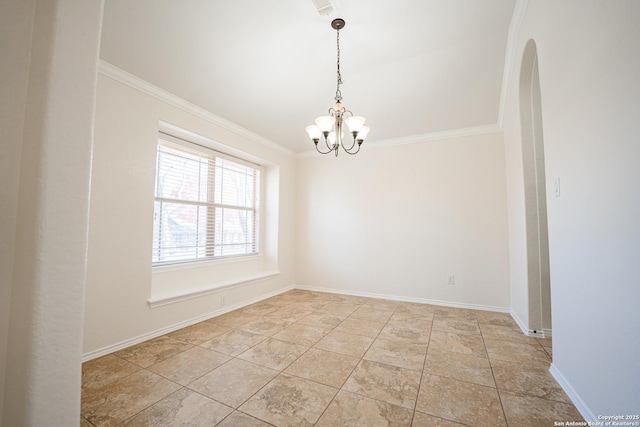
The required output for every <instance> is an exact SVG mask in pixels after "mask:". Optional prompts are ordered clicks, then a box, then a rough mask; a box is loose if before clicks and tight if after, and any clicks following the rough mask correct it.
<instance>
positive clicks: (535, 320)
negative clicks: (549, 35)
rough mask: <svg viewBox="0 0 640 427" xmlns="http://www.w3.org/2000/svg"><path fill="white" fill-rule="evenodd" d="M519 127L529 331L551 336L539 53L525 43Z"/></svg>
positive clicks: (521, 76)
mask: <svg viewBox="0 0 640 427" xmlns="http://www.w3.org/2000/svg"><path fill="white" fill-rule="evenodd" d="M520 126H521V132H522V163H523V172H524V196H525V221H526V230H527V280H528V306H529V312H528V315H529V316H528V317H529V325H528V326H529V331H531V332H533V333H534V334H536V335H541V336H550V335H551V330H552V327H551V280H550V275H549V237H548V225H547V195H546V178H545V164H544V163H545V160H544V139H543V127H542V99H541V92H540V78H539V74H538V53H537V47H536V44H535V42H534V41H533V40H529V42H528V43H527V45H526V47H525V50H524V56H523V58H522V67H521V70H520Z"/></svg>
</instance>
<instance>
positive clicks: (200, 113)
mask: <svg viewBox="0 0 640 427" xmlns="http://www.w3.org/2000/svg"><path fill="white" fill-rule="evenodd" d="M98 72H99V73H100V74H102V75H103V76H105V77H109V78H111V79H113V80H115V81H117V82H120V83H122V84H124V85H127V86H129V87H131V88H133V89H136V90H139V91H140V92H142V93H145V94H147V95H149V96H152V97H154V98H156V99H159V100H160V101H162V102H165V103H167V104H169V105H172V106H174V107H176V108H178V109H180V110H182V111H184V112H187V113H189V114H193V115H194V116H196V117H198V118H201V119H203V120H206V121H208V122H209V123H212V124H214V125H216V126H219V127H221V128H223V129H226V130H228V131H230V132H233V133H235V134H236V135H239V136H241V137H243V138H246V139H248V140H250V141H252V142H255V143H257V144H260V145H263V146H265V147H267V148H269V149H271V150H274V151H277V152H279V153H281V154H285V155H287V156H294V155H295V153H294V152H293V151H292V150H289V149H288V148H285V147H283V146H282V145H280V144H277V143H275V142H273V141H271V140H269V139H267V138H265V137H263V136H260V135H258V134H256V133H254V132H251V131H250V130H248V129H245V128H243V127H242V126H238V125H237V124H235V123H233V122H230V121H229V120H226V119H223V118H222V117H220V116H217V115H215V114H213V113H212V112H210V111H208V110H205V109H204V108H202V107H198V106H197V105H195V104H192V103H190V102H189V101H186V100H184V99H182V98H180V97H178V96H176V95H174V94H172V93H170V92H167V91H166V90H164V89H161V88H159V87H157V86H154V85H152V84H151V83H149V82H147V81H145V80H142V79H141V78H139V77H136V76H134V75H133V74H130V73H128V72H126V71H124V70H122V69H121V68H118V67H116V66H115V65H112V64H110V63H108V62H106V61H104V60H102V59H101V60H100V64H99V66H98Z"/></svg>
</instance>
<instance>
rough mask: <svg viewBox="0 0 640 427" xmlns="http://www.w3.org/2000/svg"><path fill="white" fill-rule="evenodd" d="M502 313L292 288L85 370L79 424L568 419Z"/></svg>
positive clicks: (538, 349)
mask: <svg viewBox="0 0 640 427" xmlns="http://www.w3.org/2000/svg"><path fill="white" fill-rule="evenodd" d="M550 362H551V340H550V339H536V338H529V337H526V336H524V335H523V334H522V333H521V332H520V330H519V329H518V328H517V326H516V324H515V323H514V321H513V319H512V318H511V317H510V316H509V315H508V314H504V313H492V312H484V311H475V310H466V309H458V308H448V307H438V306H433V305H424V304H414V303H404V302H395V301H388V300H378V299H370V298H362V297H353V296H345V295H335V294H327V293H318V292H307V291H299V290H294V291H290V292H287V293H284V294H281V295H278V296H276V297H273V298H270V299H267V300H264V301H261V302H259V303H256V304H253V305H250V306H247V307H245V308H242V309H239V310H236V311H233V312H230V313H227V314H224V315H221V316H218V317H215V318H212V319H209V320H207V321H205V322H201V323H198V324H196V325H193V326H189V327H187V328H184V329H181V330H179V331H176V332H172V333H170V334H167V335H164V336H161V337H158V338H155V339H152V340H149V341H146V342H144V343H141V344H138V345H135V346H133V347H130V348H127V349H124V350H120V351H117V352H115V353H113V354H109V355H107V356H104V357H101V358H99V359H95V360H91V361H89V362H86V363H85V364H84V365H83V367H82V408H81V414H82V418H81V422H80V424H81V426H183V425H189V426H214V425H217V426H241V427H244V426H313V425H315V426H331V427H336V426H416V427H418V426H436V427H438V426H440V427H445V426H446V427H453V426H490V427H495V426H518V427H521V426H547V425H548V426H553V425H554V421H581V420H582V418H581V416H580V414H579V413H578V411H577V410H576V409H575V407H574V406H573V405H572V404H571V402H570V400H569V399H568V397H567V396H566V394H565V393H564V392H563V391H562V389H561V388H560V386H559V385H558V384H557V383H556V382H555V380H554V379H553V377H552V376H551V375H550V374H549V372H548V368H549V364H550Z"/></svg>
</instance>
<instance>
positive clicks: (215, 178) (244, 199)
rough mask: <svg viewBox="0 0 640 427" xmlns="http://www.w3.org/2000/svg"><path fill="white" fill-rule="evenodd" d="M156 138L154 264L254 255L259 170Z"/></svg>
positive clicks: (196, 146) (184, 145)
mask: <svg viewBox="0 0 640 427" xmlns="http://www.w3.org/2000/svg"><path fill="white" fill-rule="evenodd" d="M160 135H161V137H160V139H159V141H158V153H157V163H156V189H155V208H154V217H153V257H152V261H153V265H162V264H172V263H181V262H191V261H198V260H207V259H212V258H218V257H226V256H234V255H248V254H256V253H258V204H259V203H258V202H259V188H260V170H259V167H257V166H255V165H253V166H252V165H251V164H250V163H245V162H242V161H240V160H239V161H233V160H231V159H229V158H227V157H223V156H221V154H220V153H217V152H215V151H213V150H210V149H208V148H205V147H201V146H198V145H195V144H190V143H182V142H181V141H176V140H177V138H171V137H163V134H160ZM169 140H171V141H169Z"/></svg>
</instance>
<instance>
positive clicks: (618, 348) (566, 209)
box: [504, 0, 640, 421]
mask: <svg viewBox="0 0 640 427" xmlns="http://www.w3.org/2000/svg"><path fill="white" fill-rule="evenodd" d="M638 22H640V3H639V2H637V1H635V0H626V1H625V0H620V1H615V2H601V1H591V2H585V1H580V0H574V1H570V0H566V1H562V2H543V1H529V2H528V8H527V10H526V14H525V15H524V20H523V22H522V26H521V28H520V32H519V36H518V39H517V44H516V54H515V57H516V60H515V63H514V70H513V74H512V80H511V92H510V97H509V98H508V100H507V104H506V110H505V111H506V115H505V123H504V129H505V144H506V161H507V180H508V192H509V234H510V242H511V248H510V259H511V265H510V267H511V306H512V308H513V310H514V311H515V312H516V313H517V314H518V315H519V316H520V317H521V318H522V319H526V316H527V315H526V310H527V298H526V294H527V284H526V274H527V271H526V257H527V254H526V249H525V244H526V240H525V235H526V230H525V227H524V198H523V197H524V196H523V188H522V182H523V178H522V176H523V175H522V150H521V146H520V122H519V109H518V96H519V93H518V90H517V87H518V84H519V79H520V71H519V70H520V63H521V60H522V55H523V51H524V47H525V45H526V43H527V42H528V41H529V40H530V39H533V40H534V41H535V43H536V45H537V52H538V67H539V74H540V88H541V95H542V99H541V101H542V117H543V120H542V122H543V133H544V150H545V156H546V181H547V185H546V188H547V202H548V203H547V208H548V219H549V246H550V248H549V253H550V270H551V306H552V324H553V367H552V372H554V375H556V378H558V379H559V380H560V381H561V383H562V384H563V386H564V387H565V390H566V391H568V392H569V393H570V395H571V397H572V399H573V400H574V403H576V405H577V406H578V408H579V409H580V410H581V411H582V413H583V415H584V416H585V417H586V418H587V420H588V421H598V419H597V416H598V415H607V414H627V415H629V414H635V413H637V409H638V408H640V387H639V385H638V381H637V378H639V377H640V359H639V358H638V357H637V354H638V352H639V351H640V344H638V340H637V337H638V332H637V329H638V326H639V325H640V310H638V309H637V306H638V304H637V302H638V301H639V300H640V293H639V290H638V277H640V263H639V262H638V260H640V245H639V244H638V242H640V225H639V224H640V223H639V222H638V218H640V192H638V189H637V183H638V182H640V168H638V166H637V162H638V159H640V143H638V135H640V120H638V117H640V103H639V102H638V99H640V85H639V84H638V75H640V56H638V52H640V32H638ZM558 177H559V178H560V183H561V194H560V197H554V181H555V179H556V178H558Z"/></svg>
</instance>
